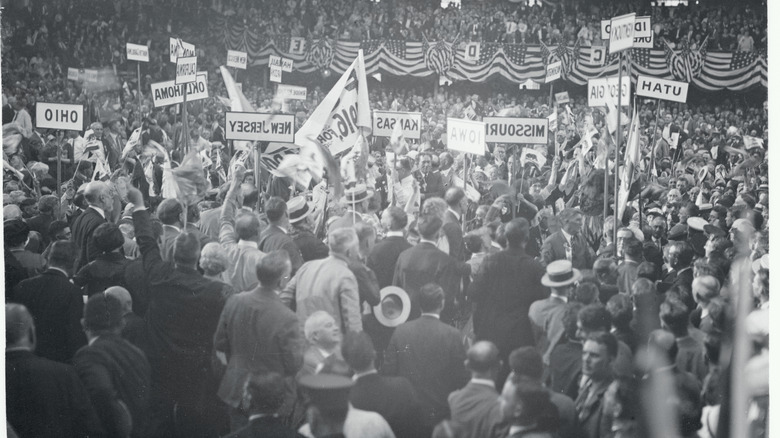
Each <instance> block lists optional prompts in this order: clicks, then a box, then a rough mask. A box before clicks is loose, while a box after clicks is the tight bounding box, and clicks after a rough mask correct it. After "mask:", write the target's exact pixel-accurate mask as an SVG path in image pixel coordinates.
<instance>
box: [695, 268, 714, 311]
mask: <svg viewBox="0 0 780 438" xmlns="http://www.w3.org/2000/svg"><path fill="white" fill-rule="evenodd" d="M691 291H692V294H693V300H694V301H696V302H697V303H699V304H701V305H703V306H704V305H707V303H709V302H710V301H712V300H713V299H714V298H716V297H718V296H720V281H718V279H717V278H715V277H713V276H712V275H703V276H701V277H696V278H694V279H693V284H692V285H691Z"/></svg>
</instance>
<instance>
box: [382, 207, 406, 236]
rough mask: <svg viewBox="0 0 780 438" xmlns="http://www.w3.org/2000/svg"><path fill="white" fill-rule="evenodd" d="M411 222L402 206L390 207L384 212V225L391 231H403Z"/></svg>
mask: <svg viewBox="0 0 780 438" xmlns="http://www.w3.org/2000/svg"><path fill="white" fill-rule="evenodd" d="M408 223H409V218H408V216H407V215H406V212H405V211H404V209H403V208H401V207H396V206H392V207H388V208H387V209H386V210H385V211H384V212H383V213H382V226H383V227H384V228H385V229H386V230H389V231H403V229H404V228H406V225H407V224H408Z"/></svg>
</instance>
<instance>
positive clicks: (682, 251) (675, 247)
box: [667, 241, 693, 269]
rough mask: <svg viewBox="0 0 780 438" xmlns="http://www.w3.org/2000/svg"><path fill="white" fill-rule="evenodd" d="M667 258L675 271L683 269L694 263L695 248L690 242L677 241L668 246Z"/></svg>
mask: <svg viewBox="0 0 780 438" xmlns="http://www.w3.org/2000/svg"><path fill="white" fill-rule="evenodd" d="M667 258H668V262H669V266H671V267H672V268H673V269H683V268H686V267H688V266H690V265H691V261H693V248H691V245H690V244H688V242H684V241H675V242H672V243H670V244H669V245H668V251H667Z"/></svg>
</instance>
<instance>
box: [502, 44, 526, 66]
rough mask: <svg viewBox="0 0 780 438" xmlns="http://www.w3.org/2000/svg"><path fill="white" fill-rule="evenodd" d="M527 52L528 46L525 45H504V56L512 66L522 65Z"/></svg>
mask: <svg viewBox="0 0 780 438" xmlns="http://www.w3.org/2000/svg"><path fill="white" fill-rule="evenodd" d="M527 52H528V46H526V45H525V44H504V54H505V55H506V56H507V58H509V61H510V62H511V63H512V64H517V65H524V64H525V54H526V53H527Z"/></svg>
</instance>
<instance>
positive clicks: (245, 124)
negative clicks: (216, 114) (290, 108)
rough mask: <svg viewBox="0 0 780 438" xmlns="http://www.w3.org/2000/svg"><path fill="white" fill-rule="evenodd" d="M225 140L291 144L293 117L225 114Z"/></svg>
mask: <svg viewBox="0 0 780 438" xmlns="http://www.w3.org/2000/svg"><path fill="white" fill-rule="evenodd" d="M225 138H226V139H228V140H249V141H275V142H282V143H293V142H294V141H295V115H294V114H262V113H237V112H226V113H225Z"/></svg>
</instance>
